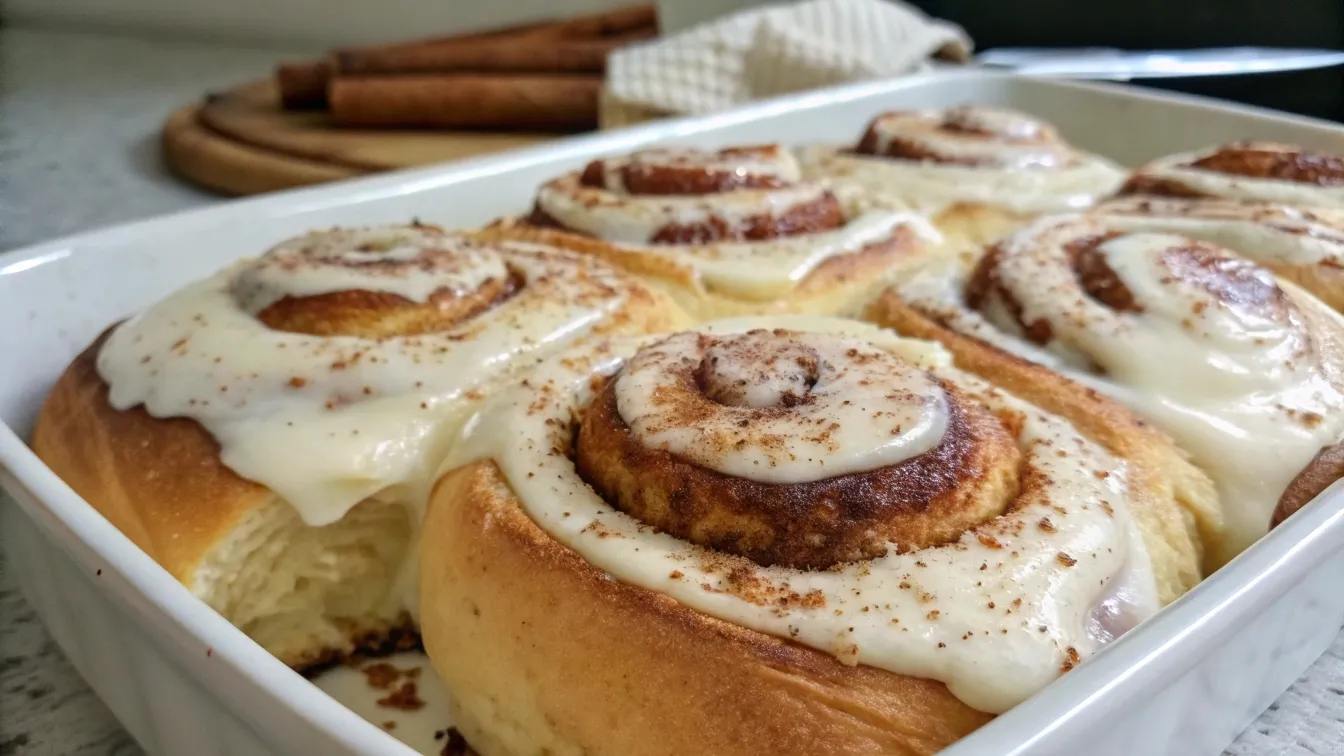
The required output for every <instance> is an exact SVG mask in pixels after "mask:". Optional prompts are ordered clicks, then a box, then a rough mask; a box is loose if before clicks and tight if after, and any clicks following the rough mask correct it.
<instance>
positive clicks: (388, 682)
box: [361, 662, 401, 690]
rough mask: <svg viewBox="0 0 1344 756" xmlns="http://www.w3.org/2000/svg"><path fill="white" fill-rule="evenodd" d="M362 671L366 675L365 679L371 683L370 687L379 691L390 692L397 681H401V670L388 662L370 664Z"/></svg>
mask: <svg viewBox="0 0 1344 756" xmlns="http://www.w3.org/2000/svg"><path fill="white" fill-rule="evenodd" d="M361 671H362V672H363V673H364V679H365V680H366V681H367V682H368V683H369V687H370V688H376V689H378V690H389V689H390V688H391V687H392V685H393V684H394V683H395V682H396V681H397V680H399V679H401V670H399V669H397V668H396V667H394V666H392V665H391V664H388V663H387V662H378V663H377V664H370V665H369V666H367V667H365V668H364V669H363V670H361Z"/></svg>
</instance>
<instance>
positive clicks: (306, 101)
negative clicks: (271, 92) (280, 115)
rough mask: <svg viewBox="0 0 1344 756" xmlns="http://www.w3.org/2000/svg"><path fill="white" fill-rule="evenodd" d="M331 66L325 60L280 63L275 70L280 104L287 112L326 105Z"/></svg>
mask: <svg viewBox="0 0 1344 756" xmlns="http://www.w3.org/2000/svg"><path fill="white" fill-rule="evenodd" d="M331 71H332V66H331V64H330V63H328V62H327V61H325V60H319V61H315V62H312V63H282V64H281V65H280V66H278V67H277V68H276V69H275V79H276V83H277V84H278V85H279V87H280V104H281V105H283V106H284V107H285V108H287V109H289V110H303V109H307V108H323V107H326V105H327V81H328V80H329V79H330V78H331Z"/></svg>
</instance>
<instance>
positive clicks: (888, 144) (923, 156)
mask: <svg viewBox="0 0 1344 756" xmlns="http://www.w3.org/2000/svg"><path fill="white" fill-rule="evenodd" d="M884 142H885V145H884V144H883V143H884ZM854 151H855V152H857V153H858V154H860V155H879V156H881V157H889V158H897V159H900V160H928V161H931V162H935V163H944V164H946V165H966V166H976V165H993V164H994V160H992V159H991V158H974V157H970V156H965V155H961V156H958V155H947V154H944V153H941V152H939V151H938V150H936V149H934V147H933V146H931V145H928V144H922V143H920V142H919V141H918V140H915V139H905V138H902V137H890V138H886V139H884V138H883V137H882V136H881V135H879V134H878V133H877V132H876V131H874V127H872V126H869V127H868V130H867V131H865V132H864V134H863V138H862V139H860V140H859V146H858V147H856V148H854Z"/></svg>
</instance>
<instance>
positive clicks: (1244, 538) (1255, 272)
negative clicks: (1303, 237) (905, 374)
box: [898, 216, 1344, 559]
mask: <svg viewBox="0 0 1344 756" xmlns="http://www.w3.org/2000/svg"><path fill="white" fill-rule="evenodd" d="M1099 239H1100V240H1102V241H1099V242H1097V240H1099ZM1080 240H1092V243H1093V244H1095V253H1096V254H1098V255H1099V256H1100V257H1101V259H1102V260H1104V262H1105V266H1106V268H1107V269H1108V270H1109V271H1110V275H1113V276H1114V279H1115V281H1118V284H1119V286H1118V287H1117V286H1116V284H1115V282H1114V281H1112V282H1111V283H1109V284H1107V287H1106V289H1105V291H1100V290H1097V289H1093V290H1089V289H1088V288H1086V286H1085V282H1084V281H1083V280H1081V277H1080V273H1079V271H1078V269H1076V268H1075V262H1076V258H1074V257H1072V255H1073V254H1074V253H1071V252H1070V251H1069V246H1070V245H1071V244H1076V243H1078V242H1079V241H1080ZM1000 249H1001V251H1000V253H999V254H1000V257H999V260H998V264H997V266H996V270H995V276H996V279H997V282H998V286H999V292H998V294H997V295H991V296H990V297H989V298H988V299H987V301H986V303H985V304H982V306H981V309H980V311H979V312H976V311H975V310H972V309H969V308H968V307H967V305H966V304H965V302H964V300H963V294H962V291H961V288H962V284H961V283H960V282H957V281H955V280H953V281H948V280H943V281H935V280H932V278H930V277H926V276H925V277H916V278H915V279H914V280H911V281H909V282H906V283H904V284H900V285H899V286H898V291H899V292H900V294H901V296H902V297H903V298H904V299H905V300H906V301H907V302H908V303H909V304H911V305H912V306H914V307H916V308H918V309H921V310H923V311H925V312H926V313H928V314H929V315H930V316H932V317H934V318H936V319H938V320H939V321H940V322H942V323H944V324H945V325H947V326H948V327H950V328H953V329H954V330H957V331H960V332H962V333H966V334H968V335H972V336H976V337H977V338H980V339H982V340H984V341H987V342H989V343H991V344H995V345H997V346H999V347H1001V348H1004V349H1007V350H1009V351H1011V352H1014V353H1016V354H1019V355H1021V356H1023V357H1025V358H1027V359H1031V360H1034V361H1037V362H1040V363H1042V364H1045V365H1047V366H1049V367H1053V368H1055V369H1058V370H1061V371H1063V372H1065V373H1066V374H1068V375H1070V376H1071V377H1073V378H1075V379H1077V380H1079V381H1082V382H1084V383H1086V384H1088V385H1090V386H1093V387H1094V388H1097V389H1099V390H1101V391H1104V392H1106V393H1109V394H1111V395H1113V396H1115V397H1116V398H1117V399H1120V400H1121V401H1123V402H1125V403H1126V404H1128V405H1130V406H1131V407H1133V408H1134V409H1135V410H1136V411H1138V412H1139V413H1140V414H1141V415H1144V416H1146V417H1147V418H1148V419H1149V420H1151V421H1152V422H1154V423H1156V424H1157V425H1158V426H1160V427H1162V428H1163V429H1165V430H1166V431H1167V432H1168V433H1170V434H1171V436H1172V437H1173V438H1174V439H1175V440H1176V442H1177V443H1178V444H1179V445H1180V446H1181V447H1182V448H1184V449H1185V450H1186V451H1188V452H1189V453H1190V454H1191V455H1192V457H1193V459H1194V461H1195V463H1196V464H1198V465H1200V466H1201V467H1203V468H1204V469H1205V470H1206V471H1208V472H1209V474H1210V476H1211V477H1213V479H1214V482H1215V483H1216V484H1217V486H1218V488H1219V493H1220V498H1221V499H1222V503H1223V507H1224V509H1225V512H1226V517H1227V522H1226V526H1227V546H1226V549H1225V553H1224V554H1222V558H1223V559H1230V558H1231V557H1232V556H1234V555H1235V554H1236V553H1238V552H1240V551H1241V550H1242V549H1244V548H1245V547H1246V546H1249V545H1250V544H1251V543H1252V542H1254V541H1255V540H1256V539H1257V538H1259V537H1260V536H1262V535H1264V534H1265V532H1266V531H1267V530H1268V526H1269V519H1270V514H1271V512H1272V510H1273V508H1274V506H1275V502H1277V501H1278V498H1279V496H1280V494H1281V493H1282V492H1283V490H1284V488H1285V487H1286V486H1287V484H1288V482H1289V481H1290V480H1292V478H1293V477H1294V476H1295V475H1296V474H1297V473H1298V472H1299V471H1301V470H1302V468H1303V467H1305V466H1306V465H1307V463H1308V462H1310V461H1311V459H1312V457H1313V456H1314V455H1315V454H1316V452H1317V451H1318V450H1319V449H1320V448H1321V447H1323V446H1326V445H1329V444H1331V443H1334V442H1335V441H1336V440H1338V438H1339V437H1340V434H1341V432H1344V395H1342V394H1341V392H1340V390H1339V387H1337V386H1336V385H1335V384H1334V383H1333V382H1332V380H1331V379H1330V377H1329V376H1330V375H1331V373H1329V372H1327V371H1326V369H1325V367H1324V365H1323V362H1322V355H1321V353H1320V351H1319V348H1318V345H1317V343H1316V339H1315V338H1314V337H1313V332H1312V326H1311V325H1309V321H1308V312H1307V311H1308V310H1310V311H1311V314H1312V315H1314V316H1315V320H1313V321H1312V323H1314V324H1316V325H1319V324H1320V323H1321V322H1322V321H1321V320H1320V318H1321V317H1324V318H1325V319H1326V320H1325V322H1326V323H1328V324H1330V326H1326V327H1331V326H1333V327H1338V321H1337V320H1335V319H1334V316H1333V315H1332V314H1330V313H1328V311H1327V310H1326V308H1325V306H1324V305H1322V304H1320V303H1319V302H1317V301H1316V300H1315V299H1314V298H1311V297H1310V296H1308V295H1305V294H1302V295H1290V293H1289V292H1287V291H1285V289H1284V288H1283V287H1284V286H1286V284H1279V283H1278V282H1276V281H1275V279H1274V277H1273V276H1272V275H1271V274H1270V273H1269V272H1268V271H1265V270H1264V269H1262V268H1259V267H1257V266H1255V265H1254V264H1253V263H1250V262H1248V261H1245V260H1241V259H1238V258H1234V257H1232V256H1231V255H1230V254H1228V253H1225V252H1222V251H1220V250H1218V249H1217V248H1214V247H1210V246H1209V245H1206V244H1203V243H1200V242H1195V241H1193V240H1191V239H1188V238H1184V237H1179V236H1172V235H1168V234H1157V233H1142V232H1136V233H1121V232H1118V231H1116V229H1115V228H1114V227H1112V226H1110V225H1109V222H1108V221H1106V220H1103V219H1091V218H1085V217H1081V216H1066V217H1062V218H1046V219H1042V220H1040V221H1038V222H1036V223H1034V224H1032V225H1031V226H1028V227H1027V228H1025V229H1023V230H1022V231H1020V232H1018V233H1017V234H1015V235H1013V236H1012V237H1010V238H1009V239H1007V240H1005V241H1004V242H1002V243H1001V244H1000ZM1118 290H1123V291H1124V292H1126V293H1127V297H1125V301H1124V306H1123V307H1121V308H1118V309H1117V308H1116V307H1115V306H1114V303H1112V304H1107V303H1104V302H1102V301H1099V299H1098V297H1099V296H1104V295H1108V294H1107V292H1110V293H1112V294H1113V293H1114V292H1115V291H1118ZM1041 324H1045V325H1047V326H1048V333H1049V338H1048V340H1046V342H1045V343H1044V344H1040V343H1032V341H1030V340H1028V338H1027V337H1028V336H1029V333H1036V334H1040V333H1041V332H1042V328H1041ZM1026 326H1033V327H1031V328H1030V329H1029V330H1028V329H1027V328H1026Z"/></svg>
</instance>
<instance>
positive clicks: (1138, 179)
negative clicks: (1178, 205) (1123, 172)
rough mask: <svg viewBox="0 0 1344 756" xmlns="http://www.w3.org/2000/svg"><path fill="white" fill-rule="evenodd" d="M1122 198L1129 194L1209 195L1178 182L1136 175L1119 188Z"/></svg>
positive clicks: (1159, 195) (1164, 195) (1156, 195)
mask: <svg viewBox="0 0 1344 756" xmlns="http://www.w3.org/2000/svg"><path fill="white" fill-rule="evenodd" d="M1119 193H1120V194H1121V195H1122V196H1124V195H1131V194H1147V195H1152V196H1154V197H1192V198H1194V197H1207V196H1209V195H1207V194H1205V193H1204V192H1201V191H1198V190H1196V189H1191V188H1190V187H1188V186H1186V185H1185V184H1182V183H1181V182H1179V181H1172V180H1170V179H1162V178H1157V177H1155V176H1145V175H1143V174H1141V173H1140V174H1137V175H1134V176H1131V177H1130V178H1129V180H1128V181H1126V182H1125V185H1124V186H1122V187H1120V192H1119Z"/></svg>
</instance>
